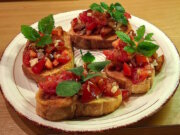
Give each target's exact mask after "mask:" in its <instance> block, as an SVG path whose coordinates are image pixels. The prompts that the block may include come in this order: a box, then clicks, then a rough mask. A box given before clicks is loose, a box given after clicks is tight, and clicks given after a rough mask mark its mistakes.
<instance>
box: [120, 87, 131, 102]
mask: <svg viewBox="0 0 180 135" xmlns="http://www.w3.org/2000/svg"><path fill="white" fill-rule="evenodd" d="M121 92H122V98H123V100H125V99H127V98H129V96H130V95H131V92H130V91H129V90H126V89H123V90H121Z"/></svg>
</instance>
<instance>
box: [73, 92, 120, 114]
mask: <svg viewBox="0 0 180 135" xmlns="http://www.w3.org/2000/svg"><path fill="white" fill-rule="evenodd" d="M121 102H122V95H119V96H117V97H103V98H99V99H95V100H93V101H90V102H88V103H84V104H83V103H78V104H77V107H76V114H75V115H76V116H102V115H105V114H109V113H111V112H113V111H115V110H116V109H117V108H118V107H119V106H120V104H121Z"/></svg>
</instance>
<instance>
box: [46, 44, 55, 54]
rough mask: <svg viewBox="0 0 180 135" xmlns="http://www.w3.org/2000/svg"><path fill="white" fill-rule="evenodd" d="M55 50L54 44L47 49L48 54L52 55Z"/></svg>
mask: <svg viewBox="0 0 180 135" xmlns="http://www.w3.org/2000/svg"><path fill="white" fill-rule="evenodd" d="M55 48H56V47H55V46H54V44H51V45H48V46H47V47H46V53H48V54H50V53H51V52H52V51H53V50H54V49H55Z"/></svg>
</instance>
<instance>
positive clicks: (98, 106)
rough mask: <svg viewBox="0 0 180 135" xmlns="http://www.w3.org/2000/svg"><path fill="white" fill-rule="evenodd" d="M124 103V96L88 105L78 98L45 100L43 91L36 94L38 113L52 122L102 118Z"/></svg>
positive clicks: (106, 98)
mask: <svg viewBox="0 0 180 135" xmlns="http://www.w3.org/2000/svg"><path fill="white" fill-rule="evenodd" d="M121 102H122V95H119V96H117V97H103V98H99V99H95V100H93V101H91V102H88V103H81V102H80V101H79V100H78V98H77V96H73V97H69V98H59V97H54V98H50V99H46V98H44V92H43V90H41V89H40V90H39V91H38V92H37V94H36V112H37V114H38V115H39V116H41V117H42V118H44V119H47V120H51V121H58V120H65V119H72V118H74V117H82V116H90V117H92V116H102V115H105V114H108V113H111V112H113V111H115V110H116V109H117V108H118V107H119V106H120V104H121Z"/></svg>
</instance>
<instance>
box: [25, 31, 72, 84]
mask: <svg viewBox="0 0 180 135" xmlns="http://www.w3.org/2000/svg"><path fill="white" fill-rule="evenodd" d="M63 37H64V42H65V47H67V48H68V51H69V55H70V58H71V60H70V61H69V62H67V63H66V64H64V65H60V66H58V67H56V68H53V69H51V70H45V71H43V72H42V73H41V74H35V73H33V71H32V70H31V68H30V67H26V66H25V65H24V64H23V65H22V69H23V71H24V73H25V75H26V76H27V77H28V78H30V79H33V80H35V81H36V82H40V81H44V80H45V78H46V76H49V75H56V74H60V73H61V72H62V71H64V70H68V69H70V68H73V67H74V58H73V51H72V46H71V42H70V36H69V34H68V33H66V32H65V31H64V32H63Z"/></svg>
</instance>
